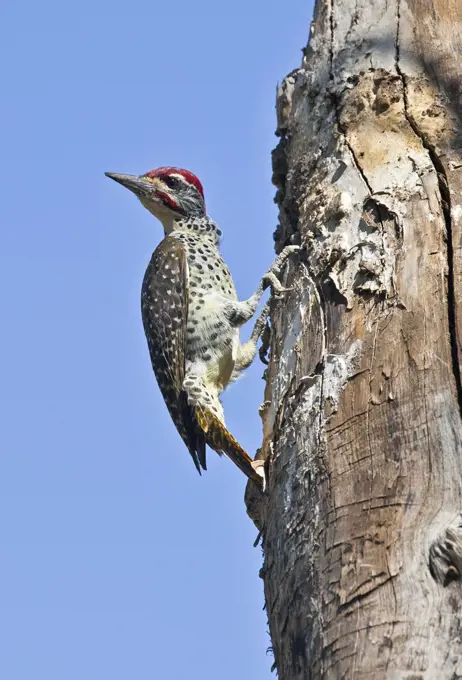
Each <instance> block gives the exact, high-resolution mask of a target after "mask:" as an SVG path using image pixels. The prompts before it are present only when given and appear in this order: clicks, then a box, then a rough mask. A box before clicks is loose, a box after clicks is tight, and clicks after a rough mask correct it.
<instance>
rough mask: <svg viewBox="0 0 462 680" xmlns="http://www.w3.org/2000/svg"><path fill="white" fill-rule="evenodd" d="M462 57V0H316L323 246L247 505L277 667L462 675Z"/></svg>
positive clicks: (298, 96)
mask: <svg viewBox="0 0 462 680" xmlns="http://www.w3.org/2000/svg"><path fill="white" fill-rule="evenodd" d="M461 69H462V3H461V2H460V0H444V2H443V0H409V2H408V3H406V2H404V1H403V0H398V1H397V0H332V1H331V2H328V1H327V0H319V1H318V2H317V4H316V8H315V17H314V20H313V24H312V27H311V35H310V40H309V45H308V47H307V48H306V50H305V55H304V60H303V64H302V67H301V68H300V69H298V70H296V71H294V72H293V73H291V74H290V75H289V76H288V77H287V78H286V79H285V81H284V82H283V84H282V85H281V87H280V90H279V93H278V105H277V108H278V133H279V135H280V137H281V139H280V143H279V145H278V147H277V149H276V151H275V153H274V180H275V183H276V185H277V187H278V194H277V200H278V204H279V207H280V226H279V227H278V230H277V232H276V235H275V238H276V245H277V249H278V250H280V249H281V248H282V247H283V246H284V245H286V244H288V243H301V244H302V245H303V246H304V251H303V252H302V254H301V256H300V258H299V261H298V262H297V261H294V262H293V263H292V264H291V265H290V266H289V268H288V273H287V277H286V283H287V284H288V285H290V286H292V287H293V291H292V292H291V293H290V294H289V295H288V297H287V299H286V300H284V301H283V302H281V301H276V302H275V303H274V304H273V310H272V326H273V333H272V355H271V362H270V366H269V369H268V382H267V390H266V397H265V407H264V409H263V425H264V442H263V447H262V455H264V456H265V459H266V461H267V462H266V467H267V476H268V494H267V496H266V501H265V505H264V506H263V505H262V504H260V505H258V503H256V502H255V499H253V503H252V506H251V508H250V513H251V515H252V516H253V517H255V519H258V524H259V526H262V529H263V548H264V555H265V557H264V565H263V569H262V576H263V578H264V583H265V596H266V605H267V612H268V618H269V624H270V631H271V637H272V642H273V649H274V655H275V664H276V667H277V670H278V674H279V678H280V680H307V679H308V678H323V679H324V678H327V679H329V680H330V679H332V680H334V679H337V678H344V679H346V678H358V679H362V678H364V679H365V678H367V679H369V680H378V679H382V678H390V679H392V680H401V679H403V680H404V679H405V678H406V679H407V680H440V679H441V680H446V679H447V680H450V679H451V680H455V679H456V678H459V677H462V591H461V587H462V581H461V578H462V577H461V574H462V522H461V515H460V513H461V512H462V419H461V407H462V389H461V372H460V357H461V348H460V344H459V343H460V338H462V332H461V330H462V329H461V328H460V325H461V323H462V311H460V306H461V305H462V248H461V246H462V153H461V149H462V96H461V93H462V84H461V82H462V81H461V78H460V74H461ZM248 496H251V493H250V490H249V492H248ZM257 515H260V518H258V517H257Z"/></svg>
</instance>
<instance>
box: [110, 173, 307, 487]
mask: <svg viewBox="0 0 462 680" xmlns="http://www.w3.org/2000/svg"><path fill="white" fill-rule="evenodd" d="M105 175H106V176H107V177H109V178H110V179H112V180H114V181H115V182H117V183H119V184H121V185H122V186H123V187H125V188H127V189H129V190H130V191H131V192H132V193H134V194H135V196H136V197H137V198H138V199H139V201H140V202H141V204H142V205H143V206H144V207H145V208H146V209H147V210H148V211H149V212H150V213H151V214H152V215H154V217H156V218H157V219H158V220H159V221H160V222H161V224H162V226H163V229H164V238H163V239H162V240H161V241H160V243H159V245H158V246H157V248H156V249H155V251H154V253H153V254H152V257H151V260H150V262H149V264H148V266H147V269H146V272H145V275H144V278H143V283H142V287H141V316H142V321H143V326H144V332H145V335H146V340H147V344H148V349H149V355H150V359H151V363H152V368H153V371H154V374H155V377H156V380H157V383H158V385H159V388H160V391H161V393H162V396H163V398H164V401H165V403H166V406H167V409H168V411H169V413H170V416H171V418H172V420H173V423H174V425H175V426H176V429H177V430H178V432H179V434H180V436H181V438H182V439H183V442H184V443H185V445H186V447H187V449H188V451H189V453H190V455H191V457H192V460H193V462H194V465H195V466H196V469H197V471H198V472H199V474H201V470H206V469H207V464H206V447H207V446H208V447H209V448H211V449H213V450H214V451H216V452H217V453H218V454H219V455H222V454H223V453H224V454H226V455H227V456H228V457H229V458H230V459H231V460H232V461H233V462H234V463H235V464H236V465H237V466H238V468H239V469H240V470H241V471H242V472H244V474H245V475H246V476H247V477H248V478H249V479H251V480H252V481H253V482H254V483H255V484H256V485H257V486H259V487H260V488H261V487H262V485H263V481H262V476H263V475H262V471H261V464H255V463H256V462H254V461H253V460H252V458H251V457H250V456H249V455H248V454H247V452H246V451H245V450H244V449H243V448H242V447H241V445H240V444H239V443H238V442H237V441H236V439H235V438H234V437H233V436H232V434H231V433H230V432H229V431H228V429H227V427H226V424H225V419H224V412H223V406H222V403H221V401H220V394H221V392H222V391H223V390H224V389H225V388H226V387H227V386H228V385H229V384H230V383H232V382H234V381H235V380H236V379H237V378H238V377H239V375H240V374H241V373H242V372H243V371H244V370H245V369H246V368H247V367H248V366H249V365H250V364H251V363H252V361H253V359H254V357H255V354H256V349H257V343H258V340H259V338H260V336H261V334H262V332H263V330H264V329H265V327H266V325H267V316H268V313H269V306H268V304H266V305H265V307H264V308H263V310H262V312H261V314H260V315H259V317H258V319H257V321H256V323H255V325H254V328H253V331H252V333H251V336H250V339H249V340H248V341H247V342H245V343H241V342H240V337H239V334H240V328H241V326H242V325H243V324H244V323H246V322H247V321H248V320H249V319H250V318H251V317H252V316H254V314H255V312H256V310H257V307H258V304H259V302H260V299H261V297H262V295H263V293H264V291H265V290H266V289H267V288H268V287H271V288H272V292H273V294H275V295H277V296H280V295H282V294H284V292H285V291H286V289H284V288H283V287H282V285H281V283H280V281H279V277H280V275H281V272H282V268H283V266H284V264H285V262H286V260H287V258H288V257H289V256H290V255H291V254H292V253H294V252H296V251H297V250H298V249H299V247H298V246H286V248H285V249H284V250H283V251H282V252H281V253H280V255H279V256H278V257H277V259H276V260H275V262H274V264H273V265H272V266H271V267H270V269H269V270H268V271H267V272H266V273H265V274H264V276H263V277H262V279H261V281H260V284H259V286H258V287H257V290H256V291H255V293H254V294H253V295H252V296H251V297H250V298H248V299H247V300H244V301H240V300H239V299H238V296H237V293H236V288H235V285H234V282H233V279H232V276H231V274H230V271H229V269H228V267H227V265H226V264H225V262H224V261H223V258H222V256H221V253H220V250H219V244H220V239H221V236H222V232H221V230H220V229H219V227H218V225H217V224H216V222H215V221H214V220H213V219H212V218H211V217H209V216H208V215H207V212H206V207H205V198H204V189H203V186H202V183H201V182H200V180H199V179H198V177H197V176H196V175H195V174H193V173H192V172H190V171H189V170H184V169H182V168H177V167H160V168H156V169H155V170H150V171H149V172H146V173H144V174H142V175H127V174H119V173H113V172H107V173H105Z"/></svg>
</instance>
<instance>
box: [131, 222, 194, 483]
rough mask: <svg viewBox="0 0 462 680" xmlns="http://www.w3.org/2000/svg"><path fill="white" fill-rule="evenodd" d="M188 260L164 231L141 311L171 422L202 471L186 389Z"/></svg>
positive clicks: (150, 268)
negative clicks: (184, 383)
mask: <svg viewBox="0 0 462 680" xmlns="http://www.w3.org/2000/svg"><path fill="white" fill-rule="evenodd" d="M187 279H188V263H187V258H186V251H185V249H184V247H183V245H182V243H181V242H180V241H178V240H177V239H175V238H174V237H173V236H166V237H165V238H164V239H163V241H161V242H160V244H159V245H158V247H157V248H156V250H155V251H154V253H153V255H152V258H151V262H150V263H149V265H148V268H147V270H146V274H145V275H144V280H143V287H142V291H141V314H142V318H143V325H144V331H145V334H146V339H147V341H148V347H149V354H150V356H151V363H152V367H153V369H154V373H155V375H156V379H157V382H158V384H159V388H160V391H161V392H162V396H163V397H164V400H165V403H166V405H167V408H168V410H169V412H170V415H171V417H172V420H173V422H174V423H175V425H176V428H177V430H178V432H179V433H180V435H181V437H182V439H183V441H184V442H185V444H186V446H187V447H188V449H189V452H190V454H191V456H192V458H193V461H194V464H195V466H196V468H197V469H198V471H199V472H200V468H201V466H202V468H203V469H204V470H205V469H206V468H205V438H204V434H203V433H202V432H201V430H200V428H199V427H198V425H197V421H196V417H195V412H194V409H193V407H191V406H190V405H189V404H188V401H187V397H186V393H185V391H184V390H183V388H182V386H183V380H184V376H185V353H186V325H187V319H188V283H187Z"/></svg>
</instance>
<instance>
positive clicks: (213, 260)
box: [141, 218, 239, 467]
mask: <svg viewBox="0 0 462 680" xmlns="http://www.w3.org/2000/svg"><path fill="white" fill-rule="evenodd" d="M219 236H220V231H219V230H218V228H217V226H216V224H215V223H214V222H213V220H211V219H210V218H189V219H179V220H177V221H176V222H175V224H174V225H173V230H172V231H171V232H170V233H169V234H168V235H167V236H166V237H165V238H164V239H163V241H161V243H160V244H159V246H158V247H157V249H156V250H155V252H154V254H153V256H152V259H151V262H150V263H149V265H148V268H147V270H146V274H145V277H144V281H143V286H142V296H141V299H142V317H143V324H144V328H145V332H146V337H147V339H148V346H149V352H150V356H151V361H152V365H153V369H154V372H155V375H156V378H157V381H158V384H159V386H160V389H161V391H162V394H163V396H164V399H165V401H166V404H167V406H168V408H169V411H170V414H171V416H172V419H173V421H174V422H175V424H176V426H177V429H178V430H179V433H180V435H181V436H182V438H183V440H184V441H185V443H186V445H187V446H188V449H189V451H190V453H191V455H192V456H193V459H194V462H195V463H196V466H198V463H200V464H201V465H202V467H205V454H204V453H203V449H204V437H203V436H201V433H200V432H198V428H197V423H196V419H195V416H194V408H193V406H194V405H197V404H203V405H204V406H206V407H207V408H209V409H210V410H211V411H212V412H213V413H214V414H215V415H216V416H217V417H218V418H219V419H220V420H221V421H223V411H222V407H221V404H220V401H219V398H218V396H219V393H220V392H221V391H222V390H223V389H224V388H225V387H226V385H227V384H228V383H229V381H230V380H231V379H232V378H235V377H236V374H235V373H233V372H234V369H235V365H236V361H235V360H236V355H237V348H238V344H239V328H238V327H236V326H233V325H232V324H231V322H230V320H229V315H230V311H231V310H230V308H229V302H233V301H237V295H236V290H235V287H234V283H233V280H232V278H231V274H230V272H229V269H228V268H227V266H226V264H225V263H224V261H223V259H222V257H221V255H220V252H219V250H218V242H219ZM227 307H228V309H227ZM188 399H189V403H188Z"/></svg>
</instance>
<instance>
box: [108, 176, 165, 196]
mask: <svg viewBox="0 0 462 680" xmlns="http://www.w3.org/2000/svg"><path fill="white" fill-rule="evenodd" d="M104 174H105V175H106V177H109V178H110V179H113V180H114V182H118V183H119V184H121V185H122V186H123V187H126V188H127V189H130V191H133V193H134V194H136V196H138V197H139V196H151V197H152V198H154V196H155V191H156V187H155V185H154V184H153V183H152V182H150V181H149V180H147V179H145V178H143V177H137V176H136V175H119V174H118V173H117V172H105V173H104Z"/></svg>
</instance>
